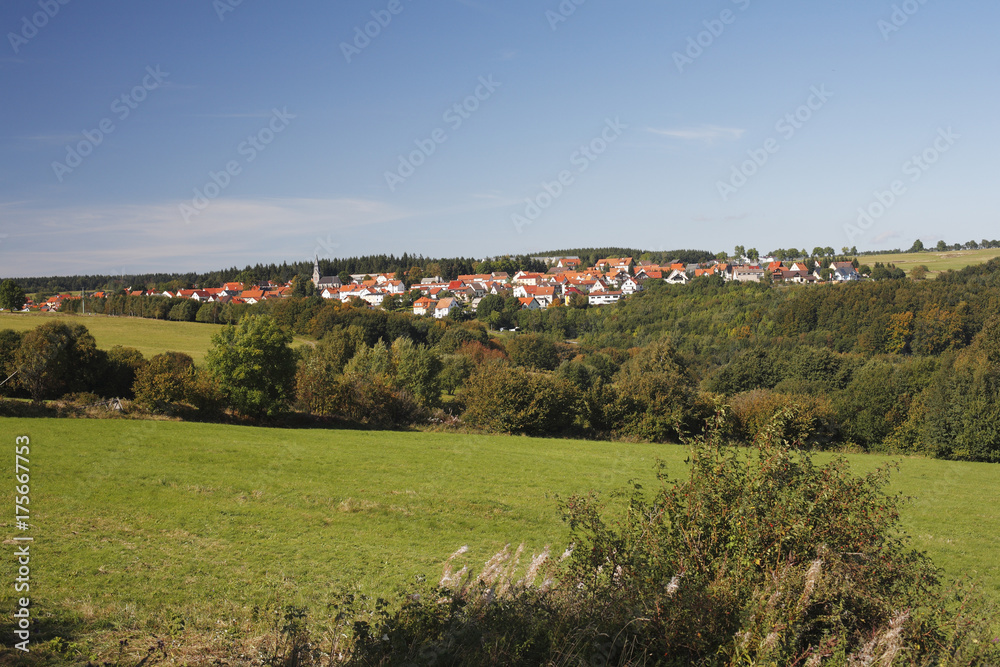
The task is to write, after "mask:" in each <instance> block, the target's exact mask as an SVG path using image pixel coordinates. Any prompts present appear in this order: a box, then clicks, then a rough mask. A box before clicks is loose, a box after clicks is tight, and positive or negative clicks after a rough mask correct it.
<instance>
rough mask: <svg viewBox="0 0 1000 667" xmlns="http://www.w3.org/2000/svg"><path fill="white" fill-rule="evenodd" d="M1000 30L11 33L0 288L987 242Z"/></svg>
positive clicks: (80, 10) (94, 10)
mask: <svg viewBox="0 0 1000 667" xmlns="http://www.w3.org/2000/svg"><path fill="white" fill-rule="evenodd" d="M998 17H1000V7H997V6H993V5H983V4H982V3H970V2H957V3H951V4H948V5H945V4H944V3H940V2H934V1H933V0H904V1H899V0H896V1H895V2H881V1H878V2H875V3H870V2H868V3H862V2H860V1H859V0H848V1H847V2H839V3H834V2H832V1H831V0H827V1H820V2H817V3H810V4H808V5H803V4H799V3H787V2H786V3H779V5H777V6H776V5H774V4H765V3H762V2H759V1H758V0H716V1H715V2H712V3H710V4H708V5H701V4H695V3H688V4H685V5H683V6H669V7H668V6H663V5H661V4H659V3H653V2H648V1H647V2H640V1H625V2H620V3H616V4H611V3H601V2H597V0H590V1H589V2H587V1H586V0H546V1H544V2H542V3H540V4H534V3H531V4H529V3H527V2H522V1H517V2H511V3H504V4H502V5H498V4H494V3H488V2H481V1H478V0H447V1H446V2H441V3H438V4H435V5H431V4H429V3H420V2H413V1H412V0H373V1H366V2H363V3H354V4H352V5H350V6H345V5H339V4H338V5H332V4H329V3H321V2H317V1H315V0H310V1H306V2H303V3H297V4H296V5H295V6H272V5H267V4H264V3H250V2H242V1H237V0H213V1H212V2H209V1H208V0H201V1H195V0H178V1H177V2H171V3H165V2H160V3H146V4H142V5H136V4H133V3H125V2H110V3H104V4H101V5H100V6H94V5H89V4H85V3H82V2H77V1H74V0H11V1H10V2H7V3H5V4H4V6H3V7H2V8H0V28H2V32H3V35H4V40H3V43H2V44H0V80H2V82H3V85H4V90H6V91H9V92H8V96H7V98H6V104H5V106H4V109H3V117H4V119H5V121H6V122H5V124H4V130H3V133H2V135H0V145H2V147H3V149H2V157H0V275H2V276H5V277H7V276H10V277H29V276H60V275H76V274H101V275H113V274H120V273H126V274H145V273H156V272H164V273H181V272H189V271H196V272H207V271H214V270H218V269H219V268H221V267H230V266H245V265H247V264H250V265H253V264H257V263H262V264H267V263H277V264H281V263H282V262H302V261H307V260H309V259H310V258H311V257H312V256H313V255H315V254H319V255H320V256H321V257H323V256H327V257H349V256H361V255H370V254H382V253H384V254H395V255H397V256H399V255H402V254H403V253H404V252H407V253H410V254H419V255H424V256H426V257H458V256H463V257H483V256H497V255H503V254H527V253H536V252H538V250H539V249H541V248H546V247H548V248H558V247H613V246H614V247H635V248H644V249H649V250H653V251H663V250H671V249H682V248H704V249H706V250H711V251H714V252H719V251H721V250H726V251H727V252H731V251H732V248H733V247H734V246H735V245H743V246H745V247H747V248H749V247H756V248H757V249H758V250H760V251H761V252H762V253H763V252H768V251H770V250H774V249H776V248H787V247H796V248H802V247H805V248H806V249H807V250H808V249H811V248H812V247H814V246H832V247H834V248H835V249H837V250H838V251H839V249H840V248H841V247H842V246H857V247H858V248H859V249H860V250H881V249H892V248H902V249H906V248H908V247H910V245H911V244H912V243H913V242H914V240H916V239H920V240H922V241H923V242H924V244H925V245H927V246H928V247H933V246H934V244H935V243H936V242H937V241H938V240H944V241H946V242H947V243H949V244H953V243H964V242H966V241H969V240H976V241H979V240H980V239H982V238H984V237H985V238H991V237H992V236H995V232H992V230H993V229H995V222H996V215H995V213H994V212H993V210H992V207H991V203H992V202H991V201H990V197H989V193H990V191H991V186H992V185H993V177H994V175H995V173H996V167H995V159H994V154H995V149H994V147H995V146H996V145H997V143H998V139H1000V123H998V121H997V119H996V117H995V114H994V113H992V111H993V109H994V108H995V107H996V101H997V97H998V94H997V88H996V85H995V64H996V63H997V61H998V59H1000V58H998V56H1000V46H997V45H996V44H995V40H993V39H992V34H991V33H990V32H989V31H990V29H991V27H992V26H993V25H995V24H996V21H995V19H997V18H998Z"/></svg>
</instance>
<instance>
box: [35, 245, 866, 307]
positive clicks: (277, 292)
mask: <svg viewBox="0 0 1000 667" xmlns="http://www.w3.org/2000/svg"><path fill="white" fill-rule="evenodd" d="M545 259H546V260H547V261H546V263H547V264H548V265H549V266H550V268H549V269H548V271H546V272H545V273H531V272H526V271H519V272H517V273H515V274H514V275H509V274H507V273H504V272H494V273H488V274H474V275H459V276H458V277H457V278H456V279H455V280H445V279H443V278H441V277H431V278H422V279H421V280H420V282H419V283H414V284H411V285H409V287H407V283H406V282H404V280H402V279H400V277H399V276H397V275H396V274H395V273H378V274H354V275H351V276H350V282H345V281H343V280H342V279H341V277H338V276H322V275H320V270H319V261H318V260H316V262H315V263H314V265H313V276H312V285H313V287H314V289H315V293H316V294H318V295H319V296H321V297H322V298H324V299H329V300H337V301H341V302H344V303H347V302H352V301H354V300H358V301H360V302H364V303H366V304H367V305H368V306H369V307H371V308H383V307H384V306H385V305H388V304H387V303H386V300H387V299H397V300H396V301H393V303H394V304H395V306H396V307H399V306H401V305H407V303H410V304H412V306H411V307H412V311H413V314H414V315H418V316H430V317H435V318H439V319H440V318H444V317H448V316H449V315H450V314H451V313H452V312H453V311H454V310H456V309H465V310H469V311H471V312H475V310H476V308H477V306H478V305H479V302H480V301H481V300H482V299H483V298H484V297H485V296H487V295H490V294H493V295H498V296H501V297H504V298H509V297H514V298H517V299H518V301H519V302H520V304H521V309H523V310H538V309H541V308H548V307H551V306H553V305H563V304H573V305H581V304H586V305H589V306H606V305H610V304H614V303H617V302H618V301H620V300H622V299H624V298H627V297H628V296H630V295H632V294H635V293H636V292H641V291H642V290H643V289H645V288H646V286H647V285H649V284H651V283H650V281H661V282H664V283H667V284H672V285H686V284H688V283H689V282H690V281H691V280H693V279H695V278H700V277H703V276H721V278H722V279H723V280H724V281H726V282H729V281H736V282H764V281H768V280H769V281H771V282H774V283H796V284H819V283H845V282H851V281H857V280H861V279H862V276H861V274H860V273H858V271H857V268H856V266H855V263H852V262H846V261H834V262H829V264H828V266H826V267H822V268H821V266H820V265H814V264H812V263H807V262H806V261H797V262H791V263H789V264H786V263H785V262H782V261H779V260H776V259H774V258H772V257H764V258H761V259H760V261H759V262H756V263H751V262H750V261H748V260H746V259H744V260H743V261H740V262H736V263H730V262H726V261H721V260H716V261H712V262H706V263H702V264H683V263H680V262H672V263H670V264H665V265H660V264H656V263H654V262H650V261H643V260H638V261H637V260H635V259H634V258H632V257H608V258H604V259H601V260H598V261H597V262H596V263H595V264H594V265H593V266H589V267H583V266H582V261H581V260H580V258H579V257H554V258H545ZM811 264H812V266H811ZM294 287H295V285H294V281H289V282H288V283H285V284H276V283H274V282H272V281H264V282H260V283H257V284H252V285H248V284H244V283H240V282H228V283H224V284H223V285H222V286H221V287H206V288H196V289H180V290H176V291H170V290H164V291H156V290H133V289H128V290H125V292H124V294H125V295H126V296H130V297H143V296H161V297H167V298H181V299H191V300H193V301H195V302H198V303H216V302H218V303H223V304H225V303H233V304H247V305H253V304H256V303H259V302H261V301H266V300H269V299H284V298H289V297H291V296H292V295H293V290H294ZM87 296H88V298H98V299H100V298H106V297H110V296H114V295H112V294H110V293H106V292H101V291H98V292H93V293H90V294H88V295H87ZM80 298H81V296H80V295H76V294H59V295H56V296H53V297H50V298H49V299H48V300H46V301H44V302H43V303H39V304H35V303H32V302H31V301H30V299H29V301H28V302H27V303H26V304H25V307H24V309H25V310H37V311H43V312H45V311H56V310H59V309H60V308H61V307H62V305H63V303H64V302H66V301H72V300H78V299H80Z"/></svg>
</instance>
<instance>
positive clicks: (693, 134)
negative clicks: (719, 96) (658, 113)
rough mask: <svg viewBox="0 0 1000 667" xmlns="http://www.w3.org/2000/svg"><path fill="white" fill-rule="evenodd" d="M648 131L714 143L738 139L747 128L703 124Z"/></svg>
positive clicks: (650, 128)
mask: <svg viewBox="0 0 1000 667" xmlns="http://www.w3.org/2000/svg"><path fill="white" fill-rule="evenodd" d="M646 131H647V132H651V133H653V134H658V135H660V136H662V137H670V138H672V139H684V140H685V141H705V142H708V143H712V142H714V141H718V140H720V139H724V140H727V141H738V140H739V139H740V137H742V136H743V133H744V132H746V130H742V129H739V128H736V127H719V126H718V125H701V126H699V127H688V128H678V129H668V130H665V129H659V128H655V127H648V128H646Z"/></svg>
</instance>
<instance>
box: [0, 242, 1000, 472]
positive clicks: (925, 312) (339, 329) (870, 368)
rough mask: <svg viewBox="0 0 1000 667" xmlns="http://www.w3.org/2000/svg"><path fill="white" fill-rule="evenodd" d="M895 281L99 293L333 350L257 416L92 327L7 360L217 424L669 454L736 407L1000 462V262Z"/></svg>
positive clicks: (161, 314) (58, 386) (298, 372)
mask: <svg viewBox="0 0 1000 667" xmlns="http://www.w3.org/2000/svg"><path fill="white" fill-rule="evenodd" d="M407 259H409V258H407ZM345 261H346V260H345ZM345 266H346V264H345ZM463 268H465V267H463ZM892 275H893V276H895V277H891V276H890V277H887V278H886V279H884V280H877V281H863V282H857V283H850V284H826V285H785V284H781V285H770V284H763V283H742V284H741V283H724V282H723V281H722V280H721V278H719V277H717V276H713V277H701V278H697V279H695V280H693V281H692V282H691V283H690V284H688V285H667V284H663V283H657V282H654V281H650V282H649V283H647V289H646V290H645V291H643V292H640V293H638V294H636V295H633V296H631V297H630V298H628V299H625V300H623V301H621V302H619V303H618V304H617V305H613V306H603V307H594V308H591V307H587V305H586V302H585V301H579V300H575V301H572V302H571V305H566V306H559V307H552V308H547V309H544V310H537V311H525V310H520V306H519V304H518V302H517V300H516V299H512V298H508V299H504V298H503V297H500V296H489V297H487V298H485V299H483V301H482V302H481V303H480V307H479V309H478V311H477V312H476V313H474V314H470V313H467V312H463V311H461V310H458V311H456V312H455V313H453V315H451V316H449V317H448V318H446V319H444V320H434V319H431V318H424V317H415V316H413V315H412V314H411V313H410V309H409V308H408V301H409V300H411V299H412V298H413V294H414V293H410V294H409V295H407V296H406V297H405V298H402V299H396V300H395V301H392V302H389V304H388V310H372V309H369V308H367V307H365V306H364V305H363V304H360V303H355V304H342V303H340V302H331V301H325V300H323V299H321V298H318V297H315V296H313V297H298V298H290V299H276V300H272V301H265V302H262V303H260V304H257V305H252V306H251V305H234V304H225V305H221V304H204V305H200V306H199V305H198V304H196V303H193V302H191V301H189V300H184V299H168V298H164V297H125V296H115V297H111V298H107V299H88V300H87V310H88V312H92V313H102V312H103V313H106V314H109V315H127V316H143V317H155V318H160V319H175V320H188V321H199V322H205V323H228V324H235V325H238V326H243V324H244V322H251V321H256V320H259V319H261V318H264V319H265V320H267V321H268V322H271V323H273V325H274V326H275V327H276V328H277V329H278V330H280V331H281V332H284V333H283V334H282V335H285V336H291V335H292V334H295V335H300V336H306V337H309V338H311V339H313V340H315V341H317V344H316V345H315V346H314V347H307V348H305V349H304V351H302V352H299V353H297V355H298V356H297V357H296V358H294V359H292V358H291V357H289V359H290V361H289V362H288V364H286V365H285V368H284V370H283V371H282V373H284V375H282V373H277V372H276V373H275V377H276V378H277V377H282V378H284V379H282V380H281V382H283V383H284V384H283V385H282V387H281V390H280V391H276V392H275V393H274V394H273V395H274V396H275V397H276V398H275V399H274V403H273V405H268V406H266V407H263V408H262V407H261V406H257V407H256V408H255V409H254V410H253V411H251V412H250V413H245V412H243V411H241V410H239V409H237V408H236V407H235V405H234V403H233V401H232V397H231V396H227V395H225V394H224V393H223V394H219V393H218V392H217V391H215V390H213V389H212V387H213V386H219V385H220V381H219V378H218V377H215V376H212V374H211V369H196V368H194V367H193V364H192V363H190V360H189V359H188V360H186V361H185V360H178V359H176V358H171V359H160V360H145V359H142V358H141V355H138V357H137V356H136V354H137V353H135V351H129V350H125V349H117V350H112V351H110V352H105V351H101V350H96V349H93V348H94V346H93V344H92V340H93V339H92V338H89V334H88V333H86V331H85V330H83V331H60V332H55V331H53V332H49V333H50V334H51V335H50V336H49V338H48V339H44V340H42V339H40V338H38V337H34V338H32V336H31V334H26V335H24V336H22V335H20V334H16V333H14V332H10V331H7V332H2V336H3V345H2V347H3V355H2V356H3V358H0V366H3V367H4V368H6V369H7V370H8V371H9V372H12V371H13V370H16V369H17V368H20V367H22V366H24V365H25V364H27V363H28V362H29V361H30V360H33V359H36V358H39V357H40V356H41V357H45V355H49V356H52V355H56V353H55V352H51V350H57V351H58V355H56V356H55V357H52V358H58V359H63V360H64V362H65V363H64V364H63V366H62V368H63V369H64V372H65V373H68V375H67V376H66V377H62V378H55V379H52V378H49V379H48V380H46V378H45V374H44V373H41V377H42V379H41V380H40V381H39V382H38V383H36V384H35V385H34V386H29V384H27V380H26V379H24V378H23V377H22V380H21V381H19V382H18V383H14V382H11V383H9V384H8V385H7V386H6V387H4V388H3V390H2V391H5V392H7V393H8V395H14V396H21V397H29V396H30V397H32V398H35V399H37V400H45V399H53V398H58V397H60V396H62V395H64V394H67V393H73V392H77V393H79V392H89V393H93V394H96V395H100V396H107V397H111V396H120V397H121V396H123V397H127V398H132V397H135V398H136V399H137V400H138V401H139V403H140V404H142V405H145V406H147V408H148V409H150V410H154V411H157V410H159V411H164V410H166V411H174V412H178V413H179V412H183V411H184V410H196V411H197V410H204V414H203V417H204V416H205V415H208V414H209V413H210V412H211V411H212V410H214V411H215V413H214V414H216V416H224V415H226V414H233V413H234V412H235V413H236V414H240V415H243V416H248V417H251V418H255V419H259V418H265V417H266V418H269V419H273V418H275V417H276V416H277V415H280V414H291V413H295V414H300V415H308V416H312V417H315V418H318V419H322V420H332V421H333V422H343V423H348V424H352V425H360V426H367V427H372V428H387V427H405V426H412V425H421V424H424V425H426V424H428V423H433V424H443V423H447V424H452V425H454V426H455V427H459V428H466V427H471V428H479V429H483V430H486V431H491V432H503V433H528V434H533V435H556V436H561V435H565V436H574V437H586V438H596V439H619V438H621V439H630V440H646V441H654V442H676V441H678V440H682V439H684V438H687V437H690V436H692V435H695V434H697V433H699V432H701V430H702V428H703V425H704V423H705V421H706V420H707V419H709V418H710V417H712V416H713V415H716V414H717V413H722V414H724V415H725V417H726V422H725V423H726V424H727V428H728V429H729V435H730V436H731V437H732V438H734V439H736V440H741V441H744V442H750V441H752V440H753V439H754V438H755V437H757V435H758V434H759V433H760V432H761V431H762V429H765V428H767V427H769V425H770V424H771V422H772V420H773V418H774V417H775V415H777V414H779V413H782V414H790V415H792V418H790V419H786V420H785V422H784V427H783V428H785V434H784V435H785V437H786V438H787V439H788V440H789V441H791V442H796V443H799V444H800V445H802V446H808V447H814V448H824V449H845V450H863V451H880V452H886V451H891V452H911V453H924V454H927V455H930V456H936V457H943V458H950V459H962V460H975V461H1000V401H998V400H997V399H998V398H1000V396H998V394H1000V317H998V316H997V313H998V307H1000V260H993V261H990V262H988V263H986V264H983V265H979V266H974V267H968V268H966V269H963V270H961V271H953V272H947V273H944V274H941V275H940V276H938V278H937V279H935V280H911V279H906V278H903V277H901V276H899V275H897V274H892ZM74 305H75V306H76V307H78V306H79V302H76V303H75V304H74ZM50 324H51V325H52V326H57V325H56V323H50ZM46 326H48V325H46ZM58 326H64V327H65V325H58ZM514 326H517V327H519V329H520V330H519V332H517V333H510V332H509V331H508V332H507V333H502V334H501V333H499V329H500V328H501V327H502V328H504V329H509V328H511V327H514ZM88 338H89V341H90V342H89V343H88V342H87V341H88ZM52 341H55V342H52ZM46 345H48V346H49V347H47V348H46V347H45V346H46ZM39 346H41V347H39ZM52 346H55V347H52ZM278 347H279V348H280V347H281V346H280V345H279V346H278ZM43 348H44V349H46V350H50V352H51V354H50V352H45V353H44V354H42V353H41V352H39V350H43ZM77 348H79V350H81V352H79V355H78V358H76V359H75V361H74V360H73V359H74V357H73V355H74V354H77V353H76V352H73V350H76V349H77ZM59 355H62V356H59ZM67 355H68V356H67ZM161 356H162V355H161ZM154 361H156V363H155V364H154V363H153V362H154ZM150 368H153V369H154V370H156V372H158V373H166V375H165V376H164V377H169V378H172V379H171V380H170V381H169V382H165V384H164V386H174V387H175V388H176V391H174V392H173V393H172V394H169V395H161V394H157V393H156V391H155V388H156V387H157V386H159V385H158V382H159V381H160V380H161V379H163V378H159V379H158V377H157V376H155V374H154V376H152V377H147V378H146V379H145V380H144V381H143V382H139V379H140V375H141V373H143V372H146V373H153V372H154V371H152V370H148V369H150ZM42 370H44V369H42ZM206 373H207V374H206ZM50 375H52V374H51V373H50ZM55 375H58V373H55ZM213 378H214V379H213ZM139 389H142V390H143V391H145V392H146V395H143V393H142V391H139ZM199 392H200V393H199Z"/></svg>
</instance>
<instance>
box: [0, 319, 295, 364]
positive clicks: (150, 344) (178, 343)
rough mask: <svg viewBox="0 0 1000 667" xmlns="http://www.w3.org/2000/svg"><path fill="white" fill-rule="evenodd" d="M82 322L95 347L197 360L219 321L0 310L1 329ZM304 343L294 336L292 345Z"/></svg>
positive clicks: (209, 343)
mask: <svg viewBox="0 0 1000 667" xmlns="http://www.w3.org/2000/svg"><path fill="white" fill-rule="evenodd" d="M52 321H59V322H64V323H66V324H82V325H83V326H85V327H87V330H88V331H90V333H91V334H92V335H93V336H94V340H96V341H97V347H99V348H101V349H102V350H108V349H111V348H112V347H114V346H115V345H123V346H125V347H134V348H135V349H137V350H139V351H140V352H142V354H143V356H144V357H146V358H147V359H149V358H150V357H153V356H154V355H157V354H162V353H163V352H168V351H170V352H183V353H185V354H188V355H190V356H191V358H192V359H194V362H195V363H196V364H201V363H202V362H203V361H204V360H205V354H206V353H207V352H208V349H209V348H210V347H211V346H212V336H213V335H214V334H215V333H216V332H218V331H219V328H220V325H214V324H202V323H200V322H172V321H169V320H148V319H144V318H141V317H110V316H108V315H78V314H75V313H66V314H64V313H0V329H14V330H15V331H29V330H31V329H34V328H35V327H37V326H38V325H40V324H44V323H45V322H52ZM303 343H304V339H296V340H295V342H294V343H293V344H292V347H297V346H299V345H302V344H303Z"/></svg>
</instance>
